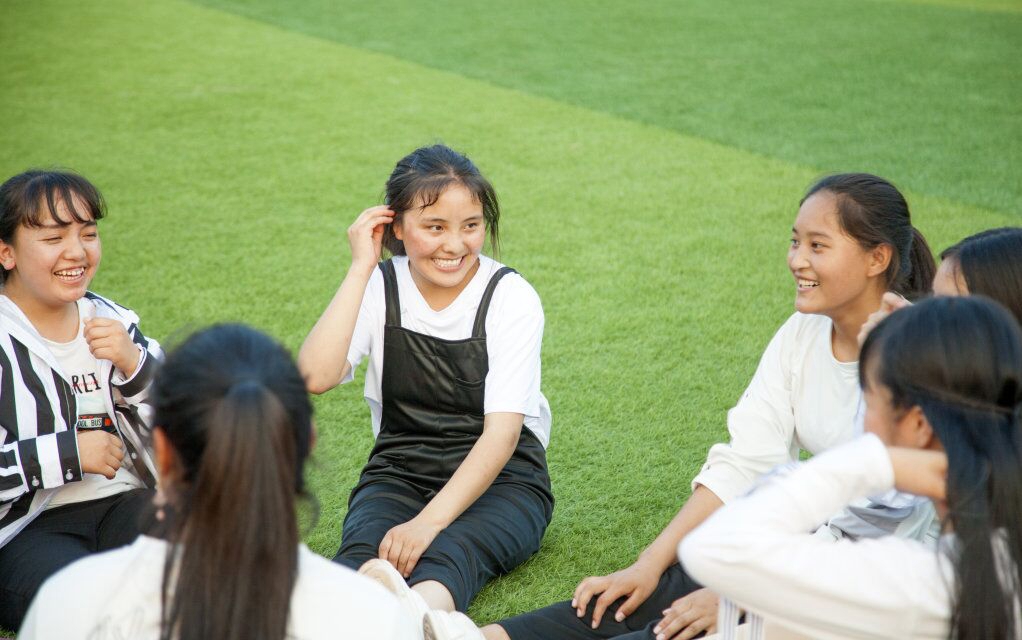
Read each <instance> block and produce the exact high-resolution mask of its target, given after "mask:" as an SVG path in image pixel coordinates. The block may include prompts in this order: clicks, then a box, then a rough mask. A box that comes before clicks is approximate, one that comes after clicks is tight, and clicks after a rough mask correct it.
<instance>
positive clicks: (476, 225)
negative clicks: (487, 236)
mask: <svg viewBox="0 0 1022 640" xmlns="http://www.w3.org/2000/svg"><path fill="white" fill-rule="evenodd" d="M465 228H466V229H477V228H479V223H478V222H469V223H468V224H466V225H465Z"/></svg>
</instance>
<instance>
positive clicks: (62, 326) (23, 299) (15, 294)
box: [3, 278, 80, 342]
mask: <svg viewBox="0 0 1022 640" xmlns="http://www.w3.org/2000/svg"><path fill="white" fill-rule="evenodd" d="M3 293H4V295H6V296H7V297H8V298H10V300H11V302H13V303H14V304H16V305H18V308H19V309H21V312H22V313H24V314H25V317H26V318H28V321H29V322H31V323H32V326H33V327H35V330H36V331H37V332H38V333H39V335H41V336H42V337H44V338H46V339H47V340H52V341H53V342H70V341H72V340H74V339H75V337H77V336H78V324H79V322H80V320H79V317H78V303H77V302H66V303H63V304H60V305H57V306H51V305H47V304H43V303H42V302H41V301H40V300H39V299H38V298H36V297H34V296H31V295H26V294H25V292H24V291H23V290H22V288H21V287H20V286H19V283H18V281H17V280H15V279H11V278H9V279H8V280H7V282H6V283H5V284H4V288H3Z"/></svg>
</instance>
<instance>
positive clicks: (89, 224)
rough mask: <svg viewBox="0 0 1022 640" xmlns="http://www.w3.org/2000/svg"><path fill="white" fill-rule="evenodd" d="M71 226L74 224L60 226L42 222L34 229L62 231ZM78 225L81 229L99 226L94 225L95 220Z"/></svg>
mask: <svg viewBox="0 0 1022 640" xmlns="http://www.w3.org/2000/svg"><path fill="white" fill-rule="evenodd" d="M73 224H74V222H66V223H64V224H60V223H57V222H44V223H42V224H39V225H36V228H39V229H48V230H53V229H63V228H65V227H70V226H71V225H73ZM80 224H81V225H82V226H83V227H96V226H99V225H97V224H96V221H95V220H90V221H88V222H82V223H80Z"/></svg>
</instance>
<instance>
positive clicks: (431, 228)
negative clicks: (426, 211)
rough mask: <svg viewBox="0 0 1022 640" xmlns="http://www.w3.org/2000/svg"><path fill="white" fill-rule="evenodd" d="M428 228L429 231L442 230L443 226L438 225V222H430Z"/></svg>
mask: <svg viewBox="0 0 1022 640" xmlns="http://www.w3.org/2000/svg"><path fill="white" fill-rule="evenodd" d="M429 230H430V231H443V230H444V228H443V227H441V226H440V225H438V224H431V225H429Z"/></svg>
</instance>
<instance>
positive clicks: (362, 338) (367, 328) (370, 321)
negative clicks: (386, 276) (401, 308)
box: [341, 269, 386, 384]
mask: <svg viewBox="0 0 1022 640" xmlns="http://www.w3.org/2000/svg"><path fill="white" fill-rule="evenodd" d="M381 301H382V302H383V305H386V302H385V301H384V300H383V273H382V272H381V271H380V270H379V269H376V270H375V271H373V275H372V277H370V278H369V283H368V284H367V285H366V292H365V293H364V294H363V295H362V304H361V305H360V306H359V308H358V320H356V321H355V331H354V332H353V333H352V334H351V344H350V345H349V346H348V364H349V365H350V368H349V370H348V375H346V376H344V377H343V378H341V384H345V383H348V382H351V381H352V380H354V378H355V369H357V368H358V365H359V364H361V363H362V360H363V358H365V357H366V356H368V355H369V352H370V350H372V345H373V331H374V329H375V328H376V327H377V325H379V323H380V314H381V312H385V309H386V306H384V307H383V310H381V309H380V303H381Z"/></svg>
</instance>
